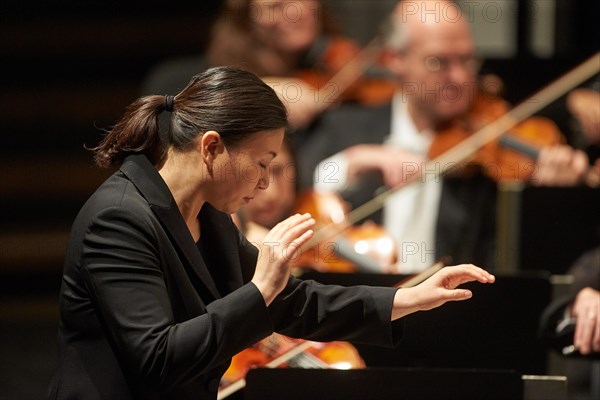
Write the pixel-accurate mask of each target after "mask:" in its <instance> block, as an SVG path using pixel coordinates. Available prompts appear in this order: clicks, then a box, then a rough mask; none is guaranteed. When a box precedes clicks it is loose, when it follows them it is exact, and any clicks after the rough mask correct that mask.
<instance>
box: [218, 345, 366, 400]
mask: <svg viewBox="0 0 600 400" xmlns="http://www.w3.org/2000/svg"><path fill="white" fill-rule="evenodd" d="M365 366H366V365H365V362H364V360H363V359H362V357H361V356H360V354H359V353H358V350H357V349H356V348H355V347H354V346H353V345H351V344H350V343H347V342H340V341H336V342H314V341H311V340H303V339H296V338H291V337H288V336H284V335H281V334H278V333H273V334H272V335H271V336H268V337H266V338H265V339H263V340H261V341H259V342H258V343H256V344H255V345H253V346H252V347H249V348H247V349H244V350H242V351H241V352H239V353H238V354H236V355H235V356H233V358H232V360H231V364H230V366H229V368H228V369H227V371H225V374H223V377H222V378H221V382H220V386H219V394H218V399H224V398H226V397H228V396H229V395H231V394H233V393H235V392H237V391H238V390H240V389H242V388H243V387H244V386H245V385H246V382H245V377H246V374H247V373H248V371H250V369H252V368H259V367H262V368H319V369H358V368H365Z"/></svg>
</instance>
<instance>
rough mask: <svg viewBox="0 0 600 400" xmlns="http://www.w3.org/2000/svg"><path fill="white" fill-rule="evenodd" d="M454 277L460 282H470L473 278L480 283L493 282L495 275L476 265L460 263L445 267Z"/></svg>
mask: <svg viewBox="0 0 600 400" xmlns="http://www.w3.org/2000/svg"><path fill="white" fill-rule="evenodd" d="M446 269H447V270H448V271H449V272H450V273H451V274H452V275H453V278H454V279H458V280H460V281H463V280H464V281H463V282H461V283H466V282H472V281H474V280H476V281H479V282H481V283H493V282H494V281H495V280H496V277H495V276H494V275H492V274H490V273H489V272H487V271H486V270H484V269H483V268H480V267H477V266H475V265H473V264H461V265H456V266H454V267H447V268H446Z"/></svg>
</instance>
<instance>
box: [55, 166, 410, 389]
mask: <svg viewBox="0 0 600 400" xmlns="http://www.w3.org/2000/svg"><path fill="white" fill-rule="evenodd" d="M199 218H200V219H201V225H202V238H201V241H202V242H204V245H205V246H204V248H205V249H207V250H206V254H205V256H204V257H202V255H201V253H200V251H199V250H198V247H197V245H196V243H194V241H193V239H192V237H191V235H190V233H189V231H188V229H187V227H186V225H185V223H184V221H183V218H182V216H181V214H180V213H179V211H178V208H177V205H176V204H175V201H174V199H173V197H172V195H171V193H170V191H169V189H168V188H167V186H166V184H165V183H164V181H163V180H162V179H161V177H160V175H159V174H158V172H157V171H156V169H155V168H154V166H152V165H151V164H150V162H149V161H148V160H147V159H146V158H145V157H144V156H141V155H137V156H130V157H128V158H127V160H126V162H125V163H124V164H123V166H122V167H121V169H120V170H119V171H117V172H116V173H115V174H113V175H112V176H111V177H110V178H109V179H108V180H107V181H106V182H105V183H103V184H102V185H101V186H100V188H99V189H98V190H97V191H96V192H95V193H94V194H93V195H92V196H91V198H90V199H89V200H88V201H87V203H86V204H85V205H84V207H83V208H82V210H81V211H80V213H79V215H78V216H77V219H76V220H75V222H74V224H73V227H72V233H71V237H70V240H69V245H68V249H67V254H66V260H65V266H64V274H63V280H62V286H61V291H60V327H59V367H58V370H57V373H56V376H55V378H54V380H53V382H52V384H51V386H50V398H51V399H78V400H81V399H103V400H117V399H119V400H120V399H178V400H181V399H196V400H198V399H214V398H216V393H217V389H218V384H219V380H220V377H221V375H222V374H223V372H224V371H225V370H226V368H227V366H228V365H229V362H230V358H231V357H232V356H233V355H234V354H236V353H237V352H239V351H240V350H242V349H244V348H245V347H248V346H250V345H252V344H254V343H255V342H257V341H259V340H260V339H262V338H264V337H266V336H268V335H269V334H271V333H272V332H273V331H278V332H280V333H283V334H286V335H288V336H294V337H304V338H307V339H315V340H325V341H326V340H333V339H339V340H348V341H355V342H363V343H372V344H380V345H387V346H392V345H393V344H394V343H396V342H397V341H398V340H399V337H400V334H401V324H397V323H391V322H390V321H389V319H390V313H391V307H392V299H393V295H394V293H395V289H393V288H370V287H354V288H342V287H335V286H323V285H319V284H317V283H315V282H312V281H300V280H298V279H294V278H291V279H290V282H289V284H288V286H287V287H286V289H285V290H284V292H283V293H282V294H281V295H279V296H278V297H277V298H276V300H275V301H274V302H273V303H272V304H271V306H270V307H268V308H267V307H265V303H264V301H263V299H262V296H261V295H260V293H259V291H258V290H257V288H256V287H255V286H254V285H253V284H252V283H249V281H250V279H251V277H252V274H253V271H254V268H255V265H256V260H257V250H256V248H255V247H253V246H252V245H251V244H249V242H248V241H247V240H246V239H245V238H244V237H243V235H241V234H240V233H239V231H238V230H237V229H236V227H235V225H234V224H233V222H232V220H231V218H230V216H229V215H226V214H223V213H221V212H219V211H217V210H216V209H215V208H213V207H212V206H210V205H209V204H207V205H206V206H205V207H203V209H202V211H201V213H200V215H199ZM207 265H208V266H210V267H212V268H211V269H209V268H208V267H207ZM210 271H219V272H218V276H216V275H215V274H216V272H213V275H211V272H210ZM219 289H220V291H219Z"/></svg>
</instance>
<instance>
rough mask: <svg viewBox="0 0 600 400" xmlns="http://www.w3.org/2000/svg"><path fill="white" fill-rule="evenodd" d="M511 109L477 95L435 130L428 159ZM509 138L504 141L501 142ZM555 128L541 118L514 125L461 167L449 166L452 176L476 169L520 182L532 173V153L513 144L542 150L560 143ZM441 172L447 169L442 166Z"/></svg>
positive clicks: (496, 99) (495, 177) (499, 179)
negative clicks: (465, 109)
mask: <svg viewBox="0 0 600 400" xmlns="http://www.w3.org/2000/svg"><path fill="white" fill-rule="evenodd" d="M509 110H510V106H509V104H508V103H507V102H506V101H504V100H502V99H501V98H500V97H498V96H497V94H493V93H489V92H487V93H486V92H481V91H480V92H478V93H477V95H476V97H475V99H474V102H473V105H472V107H471V109H470V110H469V112H468V113H467V114H466V115H465V116H464V117H463V118H459V119H456V120H455V121H453V122H452V124H451V125H450V126H448V127H445V128H444V129H441V130H439V131H437V132H436V133H435V135H434V139H433V142H432V143H431V146H430V148H429V154H428V157H429V159H435V158H436V157H439V156H440V155H441V154H443V153H445V152H446V151H448V150H449V149H451V148H453V147H455V146H456V145H458V144H459V143H461V142H462V141H464V140H465V139H467V138H468V137H469V136H471V134H472V133H473V132H476V131H478V130H479V129H480V128H481V127H483V126H486V125H488V124H490V123H491V122H493V121H495V120H497V119H498V118H500V117H501V116H503V115H505V114H507V113H508V112H509ZM505 137H508V138H509V139H507V140H502V139H503V138H505ZM563 142H564V140H563V136H562V134H561V133H560V131H559V130H558V127H557V126H556V125H555V124H554V123H553V122H552V121H550V120H548V119H546V118H541V117H529V118H527V119H526V120H524V121H522V122H520V123H518V124H516V125H515V126H514V127H512V128H511V129H510V131H509V132H507V133H506V134H505V135H503V136H501V137H500V138H499V139H497V140H492V141H490V142H488V143H485V144H483V145H482V146H481V147H480V148H478V149H477V150H476V151H475V152H474V154H472V155H471V156H470V157H468V158H467V159H466V160H465V161H464V162H463V163H462V164H461V165H458V166H456V165H452V167H453V168H452V173H451V174H453V175H454V176H456V175H459V176H462V177H464V176H468V175H471V174H473V173H474V171H475V170H481V171H482V172H483V173H484V174H485V175H486V176H487V177H488V178H490V179H492V180H494V181H496V182H505V181H509V180H512V181H522V180H526V179H528V178H530V177H531V175H532V174H533V173H534V172H535V163H534V162H532V154H531V152H525V153H524V152H523V151H522V148H523V147H520V146H516V145H514V144H516V143H522V144H523V145H526V146H527V147H529V148H531V147H533V148H543V147H546V146H552V145H556V144H560V143H563ZM440 167H441V168H442V169H444V168H447V167H446V166H444V165H441V166H440Z"/></svg>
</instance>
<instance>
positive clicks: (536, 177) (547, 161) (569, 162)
mask: <svg viewBox="0 0 600 400" xmlns="http://www.w3.org/2000/svg"><path fill="white" fill-rule="evenodd" d="M588 169H589V160H588V157H587V155H586V154H585V153H584V152H583V151H581V150H577V149H574V148H572V147H570V146H568V145H555V146H549V147H544V148H542V149H541V150H540V154H539V156H538V159H537V168H536V171H535V173H534V174H533V176H532V177H531V182H532V183H533V184H534V185H538V186H574V185H576V184H578V183H580V182H581V181H582V179H583V177H584V176H585V174H586V172H587V171H588Z"/></svg>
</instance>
